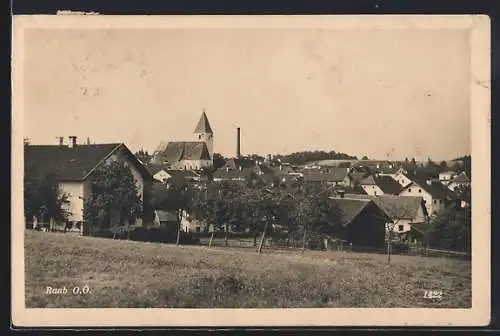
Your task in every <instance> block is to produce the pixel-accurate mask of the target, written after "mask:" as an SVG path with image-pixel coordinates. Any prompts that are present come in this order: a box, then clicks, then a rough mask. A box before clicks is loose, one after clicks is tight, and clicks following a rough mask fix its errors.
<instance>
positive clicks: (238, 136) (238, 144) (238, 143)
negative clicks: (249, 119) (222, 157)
mask: <svg viewBox="0 0 500 336" xmlns="http://www.w3.org/2000/svg"><path fill="white" fill-rule="evenodd" d="M236 157H237V158H238V159H239V158H240V157H241V131H240V128H239V127H238V128H237V129H236Z"/></svg>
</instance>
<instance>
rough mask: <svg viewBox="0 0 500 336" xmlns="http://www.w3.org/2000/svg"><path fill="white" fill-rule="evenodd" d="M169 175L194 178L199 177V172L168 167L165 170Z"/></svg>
mask: <svg viewBox="0 0 500 336" xmlns="http://www.w3.org/2000/svg"><path fill="white" fill-rule="evenodd" d="M166 172H167V173H168V174H169V175H170V176H178V177H184V178H196V177H200V175H199V174H197V173H196V172H194V171H192V170H181V169H169V170H167V171H166Z"/></svg>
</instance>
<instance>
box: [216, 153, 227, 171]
mask: <svg viewBox="0 0 500 336" xmlns="http://www.w3.org/2000/svg"><path fill="white" fill-rule="evenodd" d="M213 162H214V169H219V168H221V167H222V166H224V165H225V164H226V158H225V157H224V156H222V154H220V153H214V155H213Z"/></svg>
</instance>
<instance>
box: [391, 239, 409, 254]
mask: <svg viewBox="0 0 500 336" xmlns="http://www.w3.org/2000/svg"><path fill="white" fill-rule="evenodd" d="M409 251H410V245H408V243H403V242H393V243H392V253H408V252H409Z"/></svg>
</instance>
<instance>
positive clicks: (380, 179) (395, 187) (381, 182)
mask: <svg viewBox="0 0 500 336" xmlns="http://www.w3.org/2000/svg"><path fill="white" fill-rule="evenodd" d="M375 183H376V184H377V186H378V187H379V188H380V189H382V191H383V192H384V194H391V195H397V194H399V192H400V191H401V190H402V189H403V186H402V185H401V184H399V183H398V182H397V181H395V180H394V179H393V178H392V177H390V176H376V177H375Z"/></svg>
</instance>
